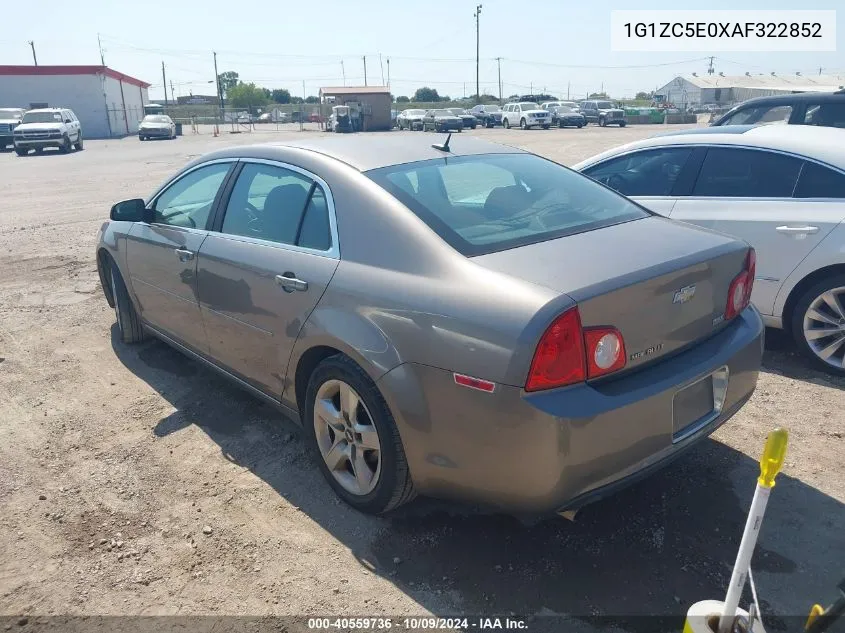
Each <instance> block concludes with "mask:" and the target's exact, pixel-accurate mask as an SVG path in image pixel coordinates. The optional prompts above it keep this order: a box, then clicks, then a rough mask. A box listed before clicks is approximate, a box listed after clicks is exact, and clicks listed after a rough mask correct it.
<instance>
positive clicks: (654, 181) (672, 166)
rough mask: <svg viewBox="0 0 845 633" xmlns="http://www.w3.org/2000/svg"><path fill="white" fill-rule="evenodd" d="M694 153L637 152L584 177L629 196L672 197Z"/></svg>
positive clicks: (688, 150) (674, 149)
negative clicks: (676, 184)
mask: <svg viewBox="0 0 845 633" xmlns="http://www.w3.org/2000/svg"><path fill="white" fill-rule="evenodd" d="M691 153H692V149H691V148H689V147H671V148H662V149H653V150H648V151H644V152H636V153H635V154H629V155H627V156H620V157H618V158H613V159H611V160H609V161H607V162H605V163H602V164H600V165H597V166H594V167H590V168H589V169H586V170H584V173H585V174H587V175H588V176H590V177H591V178H593V179H595V180H598V181H599V182H601V183H604V184H605V185H607V186H608V187H610V188H612V189H615V190H616V191H618V192H619V193H621V194H623V195H626V196H669V195H671V194H672V189H673V187H674V186H675V182H676V181H677V180H678V176H679V175H680V173H681V170H682V169H683V168H684V164H685V163H686V162H687V159H688V158H689V156H690V154H691Z"/></svg>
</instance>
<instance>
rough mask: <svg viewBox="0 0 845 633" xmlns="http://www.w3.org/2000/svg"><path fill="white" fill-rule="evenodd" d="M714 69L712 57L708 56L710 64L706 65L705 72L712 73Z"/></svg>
mask: <svg viewBox="0 0 845 633" xmlns="http://www.w3.org/2000/svg"><path fill="white" fill-rule="evenodd" d="M715 72H716V70H715V69H714V68H713V57H710V64H709V65H708V66H707V74H708V75H712V74H713V73H715Z"/></svg>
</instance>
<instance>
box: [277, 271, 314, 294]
mask: <svg viewBox="0 0 845 633" xmlns="http://www.w3.org/2000/svg"><path fill="white" fill-rule="evenodd" d="M276 283H277V284H279V285H280V286H281V287H282V289H283V290H284V291H285V292H293V291H294V290H298V291H300V292H305V291H306V290H308V282H307V281H302V280H301V279H297V278H296V275H294V274H293V273H285V274H284V275H276Z"/></svg>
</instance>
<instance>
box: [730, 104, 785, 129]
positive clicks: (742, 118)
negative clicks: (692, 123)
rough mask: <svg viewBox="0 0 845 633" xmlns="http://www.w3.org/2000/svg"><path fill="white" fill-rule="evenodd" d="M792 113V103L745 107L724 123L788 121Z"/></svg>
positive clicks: (748, 123)
mask: <svg viewBox="0 0 845 633" xmlns="http://www.w3.org/2000/svg"><path fill="white" fill-rule="evenodd" d="M791 114H792V106H791V105H760V106H755V107H750V108H743V109H742V110H740V111H739V112H737V113H736V114H733V115H731V117H730V118H728V119H726V120H725V122H724V123H722V125H753V124H757V123H787V122H788V121H789V117H790V115H791Z"/></svg>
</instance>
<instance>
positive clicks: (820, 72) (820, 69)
mask: <svg viewBox="0 0 845 633" xmlns="http://www.w3.org/2000/svg"><path fill="white" fill-rule="evenodd" d="M30 43H31V42H30ZM35 65H36V66H38V64H35ZM823 70H824V68H822V67H821V66H819V74H820V75H821V74H822V71H823Z"/></svg>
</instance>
